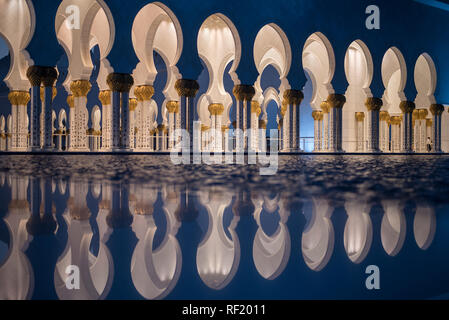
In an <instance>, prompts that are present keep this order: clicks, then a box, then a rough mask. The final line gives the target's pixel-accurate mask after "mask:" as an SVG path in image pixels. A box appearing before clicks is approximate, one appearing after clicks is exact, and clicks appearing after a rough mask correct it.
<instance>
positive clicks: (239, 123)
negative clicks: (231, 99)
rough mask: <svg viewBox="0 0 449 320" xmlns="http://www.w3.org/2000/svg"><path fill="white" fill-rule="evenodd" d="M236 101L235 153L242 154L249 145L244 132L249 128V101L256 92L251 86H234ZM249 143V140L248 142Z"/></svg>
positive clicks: (248, 134)
mask: <svg viewBox="0 0 449 320" xmlns="http://www.w3.org/2000/svg"><path fill="white" fill-rule="evenodd" d="M232 92H233V94H234V96H235V99H236V101H237V105H236V109H235V121H236V127H235V128H234V129H235V132H236V135H235V136H236V151H237V152H243V151H244V150H245V149H246V148H247V146H248V145H249V143H247V142H246V141H247V140H246V139H245V132H246V131H247V130H248V129H250V128H251V106H250V104H251V101H252V99H253V97H254V95H255V94H256V90H255V89H254V87H253V86H251V85H243V84H239V85H236V86H234V89H233V90H232ZM249 136H250V132H247V139H249ZM248 141H250V140H248Z"/></svg>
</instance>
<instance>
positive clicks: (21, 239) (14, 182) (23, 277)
mask: <svg viewBox="0 0 449 320" xmlns="http://www.w3.org/2000/svg"><path fill="white" fill-rule="evenodd" d="M27 188H28V178H27V177H11V202H10V203H9V210H8V213H7V214H6V216H5V218H4V222H5V224H6V226H7V228H8V232H9V249H8V254H7V257H6V260H5V262H4V263H3V264H2V265H0V283H1V286H0V300H26V299H29V298H31V296H32V294H33V288H34V273H33V269H32V266H31V263H30V261H29V260H28V258H27V256H26V255H25V251H26V250H27V248H28V244H29V243H30V241H31V239H32V237H31V236H30V235H29V233H28V231H27V228H26V224H27V221H28V219H29V217H30V207H29V203H28V201H27Z"/></svg>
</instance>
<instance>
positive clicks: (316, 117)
mask: <svg viewBox="0 0 449 320" xmlns="http://www.w3.org/2000/svg"><path fill="white" fill-rule="evenodd" d="M312 118H313V120H315V121H321V120H323V118H324V115H323V111H313V112H312Z"/></svg>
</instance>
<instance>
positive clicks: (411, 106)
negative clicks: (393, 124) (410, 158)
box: [399, 101, 415, 153]
mask: <svg viewBox="0 0 449 320" xmlns="http://www.w3.org/2000/svg"><path fill="white" fill-rule="evenodd" d="M399 107H400V109H401V110H402V113H403V121H402V152H406V153H411V152H413V121H412V114H413V110H415V103H414V102H412V101H402V102H401V104H400V105H399Z"/></svg>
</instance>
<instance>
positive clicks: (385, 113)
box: [379, 111, 390, 121]
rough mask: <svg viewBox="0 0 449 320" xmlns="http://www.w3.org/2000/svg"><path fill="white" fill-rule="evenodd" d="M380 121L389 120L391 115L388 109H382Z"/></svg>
mask: <svg viewBox="0 0 449 320" xmlns="http://www.w3.org/2000/svg"><path fill="white" fill-rule="evenodd" d="M379 117H380V121H389V120H390V115H389V114H388V111H381V112H380V114H379Z"/></svg>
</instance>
